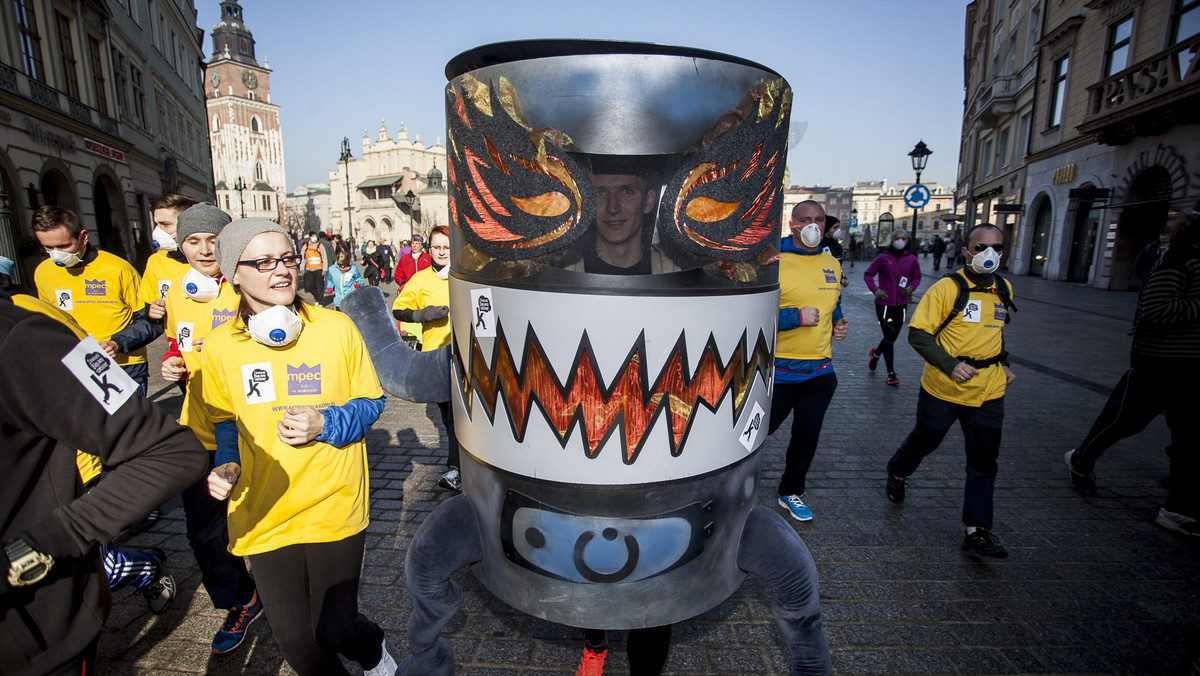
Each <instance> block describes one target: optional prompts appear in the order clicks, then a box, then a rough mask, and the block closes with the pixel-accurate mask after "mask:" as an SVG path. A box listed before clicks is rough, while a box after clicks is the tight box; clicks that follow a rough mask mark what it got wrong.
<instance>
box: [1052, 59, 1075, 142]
mask: <svg viewBox="0 0 1200 676" xmlns="http://www.w3.org/2000/svg"><path fill="white" fill-rule="evenodd" d="M1069 66H1070V57H1067V56H1064V57H1063V58H1061V59H1059V60H1058V61H1055V62H1054V70H1053V71H1052V72H1051V79H1050V119H1049V120H1047V121H1046V126H1047V127H1057V126H1058V125H1060V124H1062V120H1063V107H1064V106H1065V105H1066V99H1067V70H1068V67H1069Z"/></svg>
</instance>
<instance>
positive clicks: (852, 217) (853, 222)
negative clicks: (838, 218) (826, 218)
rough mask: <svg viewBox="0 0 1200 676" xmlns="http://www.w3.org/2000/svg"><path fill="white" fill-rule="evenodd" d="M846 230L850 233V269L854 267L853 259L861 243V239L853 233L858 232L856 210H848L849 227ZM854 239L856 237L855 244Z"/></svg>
mask: <svg viewBox="0 0 1200 676" xmlns="http://www.w3.org/2000/svg"><path fill="white" fill-rule="evenodd" d="M847 229H848V230H849V231H850V242H849V243H850V244H851V245H852V246H851V247H850V267H854V258H855V256H857V255H858V247H859V243H860V242H862V237H858V233H857V232H855V231H856V230H858V209H851V210H850V227H849V228H847ZM855 237H858V241H857V242H856V241H855V239H854V238H855Z"/></svg>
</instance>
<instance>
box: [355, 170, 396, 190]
mask: <svg viewBox="0 0 1200 676" xmlns="http://www.w3.org/2000/svg"><path fill="white" fill-rule="evenodd" d="M403 179H404V174H391V175H389V176H375V177H374V178H368V179H367V180H365V181H363V182H362V183H359V184H358V185H357V186H356V187H355V190H362V189H363V188H382V187H384V186H388V185H392V184H395V183H399V182H400V181H402V180H403Z"/></svg>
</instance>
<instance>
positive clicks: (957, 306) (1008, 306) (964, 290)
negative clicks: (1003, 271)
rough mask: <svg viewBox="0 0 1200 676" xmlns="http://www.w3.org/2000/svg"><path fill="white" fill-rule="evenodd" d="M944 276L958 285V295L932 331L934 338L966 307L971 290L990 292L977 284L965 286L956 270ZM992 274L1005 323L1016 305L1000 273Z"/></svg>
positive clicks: (962, 278)
mask: <svg viewBox="0 0 1200 676" xmlns="http://www.w3.org/2000/svg"><path fill="white" fill-rule="evenodd" d="M944 276H945V277H949V278H950V279H953V280H954V283H955V285H957V286H958V296H957V297H956V298H955V299H954V307H953V308H951V310H950V314H949V315H947V316H946V319H944V320H943V321H942V323H941V325H940V326H938V327H937V330H936V331H934V332H933V336H934V338H936V337H937V335H938V334H939V333H941V332H942V330H943V329H945V328H946V327H947V326H950V322H952V321H954V318H955V317H957V316H958V315H959V314H961V313H962V311H963V308H965V307H967V301H968V300H969V299H970V298H971V292H972V291H983V292H985V293H987V292H990V288H989V287H984V286H978V285H976V286H967V278H966V277H965V276H963V275H961V274H959V273H957V272H948V273H946V274H945V275H944ZM992 276H993V277H995V278H996V295H997V296H1000V302H1001V303H1003V304H1004V310H1005V315H1004V323H1005V324H1007V323H1009V322H1010V321H1012V313H1014V312H1016V311H1017V306H1016V305H1014V304H1013V302H1012V294H1010V293H1009V290H1008V282H1007V281H1006V280H1005V279H1004V278H1003V277H1001V276H1000V273H998V272H993V273H992Z"/></svg>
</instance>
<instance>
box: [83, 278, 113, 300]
mask: <svg viewBox="0 0 1200 676" xmlns="http://www.w3.org/2000/svg"><path fill="white" fill-rule="evenodd" d="M104 287H105V282H104V280H103V279H85V280H83V295H85V296H103V295H105V294H106V293H107V292H106V291H105V289H104Z"/></svg>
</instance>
